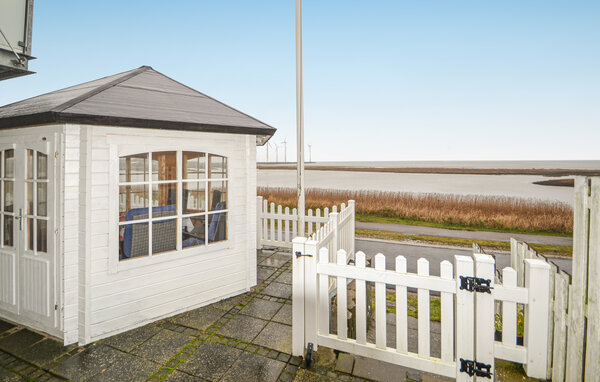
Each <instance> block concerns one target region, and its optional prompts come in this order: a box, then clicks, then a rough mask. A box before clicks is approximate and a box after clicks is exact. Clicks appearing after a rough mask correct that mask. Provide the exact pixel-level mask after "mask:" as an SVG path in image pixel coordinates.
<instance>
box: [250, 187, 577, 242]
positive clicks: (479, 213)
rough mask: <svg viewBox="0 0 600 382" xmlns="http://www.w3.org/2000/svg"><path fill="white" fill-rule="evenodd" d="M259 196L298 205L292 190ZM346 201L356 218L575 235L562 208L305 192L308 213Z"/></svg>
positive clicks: (464, 198) (481, 199)
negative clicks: (370, 217) (354, 211)
mask: <svg viewBox="0 0 600 382" xmlns="http://www.w3.org/2000/svg"><path fill="white" fill-rule="evenodd" d="M258 194H259V195H261V196H263V197H264V198H265V199H267V200H269V202H274V203H276V204H281V205H284V206H295V205H296V190H295V189H291V188H279V187H259V189H258ZM349 199H353V200H355V201H356V213H357V214H359V215H366V216H372V217H379V218H392V219H401V220H410V221H422V222H428V223H436V224H442V225H454V226H463V227H473V228H487V229H500V230H511V231H520V232H550V233H561V234H567V233H572V231H573V209H572V208H571V206H570V205H568V204H566V203H561V202H547V201H539V200H533V199H521V198H512V197H502V196H480V195H448V194H414V193H405V192H382V191H346V190H326V189H308V190H307V192H306V208H312V209H316V208H324V207H331V206H332V205H336V204H337V205H340V204H341V203H344V202H346V201H348V200H349Z"/></svg>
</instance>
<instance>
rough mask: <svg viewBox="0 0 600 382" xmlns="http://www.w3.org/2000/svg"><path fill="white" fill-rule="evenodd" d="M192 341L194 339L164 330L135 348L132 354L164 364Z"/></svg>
mask: <svg viewBox="0 0 600 382" xmlns="http://www.w3.org/2000/svg"><path fill="white" fill-rule="evenodd" d="M191 341H192V337H189V336H186V335H185V334H181V333H176V332H173V331H170V330H167V329H163V330H161V331H160V332H159V333H157V334H156V335H155V336H153V337H152V338H150V339H149V340H148V341H146V342H144V343H143V344H141V345H140V346H138V347H137V348H135V349H134V350H133V352H132V353H133V354H135V355H138V356H140V357H142V358H145V359H149V360H151V361H154V362H158V363H160V364H164V363H165V362H167V361H168V360H169V359H170V358H171V357H173V356H174V355H175V354H177V352H178V351H179V350H181V349H182V348H183V347H184V346H185V345H187V344H188V343H190V342H191Z"/></svg>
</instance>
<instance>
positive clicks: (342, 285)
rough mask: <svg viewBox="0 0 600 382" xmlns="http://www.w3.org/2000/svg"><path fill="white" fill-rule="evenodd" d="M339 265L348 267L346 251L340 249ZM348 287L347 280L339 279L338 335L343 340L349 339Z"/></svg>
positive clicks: (338, 255) (338, 254)
mask: <svg viewBox="0 0 600 382" xmlns="http://www.w3.org/2000/svg"><path fill="white" fill-rule="evenodd" d="M337 264H338V265H346V251H344V250H343V249H340V250H339V251H338V253H337ZM347 294H348V287H347V286H346V278H345V277H339V276H338V278H337V335H338V338H339V339H341V340H345V339H347V338H348V296H347Z"/></svg>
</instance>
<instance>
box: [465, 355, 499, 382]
mask: <svg viewBox="0 0 600 382" xmlns="http://www.w3.org/2000/svg"><path fill="white" fill-rule="evenodd" d="M491 368H492V365H487V364H485V363H482V362H477V361H470V360H466V359H462V358H461V359H460V370H459V371H460V372H461V373H467V375H468V376H469V377H472V376H477V377H487V378H490V379H491V378H492V372H491Z"/></svg>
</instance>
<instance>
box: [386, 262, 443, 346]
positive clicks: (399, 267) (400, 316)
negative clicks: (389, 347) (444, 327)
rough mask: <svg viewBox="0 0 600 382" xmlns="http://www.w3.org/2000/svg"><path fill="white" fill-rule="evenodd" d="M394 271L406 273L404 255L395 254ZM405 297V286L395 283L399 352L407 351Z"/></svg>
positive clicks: (406, 302)
mask: <svg viewBox="0 0 600 382" xmlns="http://www.w3.org/2000/svg"><path fill="white" fill-rule="evenodd" d="M396 272H397V273H406V258H405V257H404V256H396ZM406 297H407V296H406V286H404V285H396V351H397V352H400V353H406V352H407V351H408V301H407V298H406ZM453 330H454V328H453Z"/></svg>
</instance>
